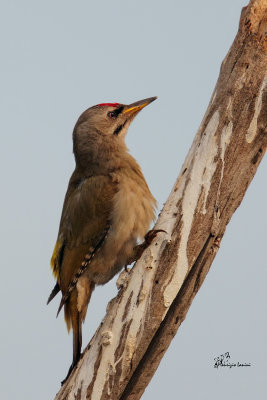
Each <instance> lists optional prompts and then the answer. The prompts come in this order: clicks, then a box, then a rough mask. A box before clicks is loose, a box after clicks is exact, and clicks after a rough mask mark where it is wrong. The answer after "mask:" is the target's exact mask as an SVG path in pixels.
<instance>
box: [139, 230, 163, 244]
mask: <svg viewBox="0 0 267 400" xmlns="http://www.w3.org/2000/svg"><path fill="white" fill-rule="evenodd" d="M160 232H164V233H167V232H166V231H164V230H163V229H151V230H150V231H148V232H147V234H146V236H145V242H144V243H145V245H146V247H145V248H147V247H148V246H149V245H150V244H151V243H152V242H153V240H154V239H155V237H156V236H157V234H158V233H160Z"/></svg>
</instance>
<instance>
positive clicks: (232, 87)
mask: <svg viewBox="0 0 267 400" xmlns="http://www.w3.org/2000/svg"><path fill="white" fill-rule="evenodd" d="M266 30H267V2H266V0H251V2H250V4H249V5H248V6H247V7H245V8H244V9H243V11H242V14H241V19H240V25H239V31H238V33H237V36H236V38H235V40H234V43H233V45H232V47H231V48H230V50H229V52H228V54H227V55H226V57H225V59H224V61H223V63H222V66H221V71H220V76H219V79H218V82H217V84H216V87H215V89H214V93H213V95H212V98H211V101H210V104H209V106H208V109H207V111H206V114H205V116H204V118H203V121H202V123H201V126H200V128H199V130H198V132H197V134H196V137H195V139H194V142H193V144H192V147H191V149H190V151H189V153H188V155H187V158H186V160H185V162H184V165H183V167H182V170H181V171H182V172H181V173H180V175H179V177H178V179H177V181H176V183H175V185H174V188H173V190H172V192H171V194H170V196H169V198H168V200H167V202H166V204H165V206H164V209H163V211H162V212H161V214H160V216H159V218H158V221H157V223H156V226H155V228H156V229H163V230H165V231H166V232H167V234H165V233H159V234H158V236H157V238H156V239H155V240H154V242H153V243H152V245H151V246H150V247H149V248H148V249H147V250H146V251H145V252H144V254H143V256H142V257H141V259H140V260H139V261H138V262H137V263H136V265H135V267H134V268H133V269H132V270H131V271H130V274H127V273H126V272H125V271H124V272H122V274H121V276H120V277H119V280H118V286H119V287H120V291H119V293H118V295H117V297H116V298H115V299H113V300H112V301H111V302H110V303H109V306H108V311H107V315H106V317H105V318H104V320H103V322H102V324H101V325H100V327H99V328H98V330H97V332H96V333H95V335H94V337H93V338H92V340H91V341H90V343H89V345H88V346H87V348H86V350H85V352H84V354H83V357H82V359H81V361H80V362H79V364H78V366H77V368H76V369H75V370H74V371H73V373H72V374H71V376H70V378H69V379H68V381H67V382H66V383H65V385H64V386H63V387H62V388H61V390H60V392H59V393H58V394H57V396H56V399H57V400H63V399H64V400H67V399H68V400H72V399H73V400H74V399H77V400H78V399H92V400H100V399H101V400H104V399H112V400H116V399H120V400H126V399H127V400H136V399H139V398H140V397H141V395H142V393H143V392H144V390H145V388H146V386H147V385H148V383H149V381H150V379H151V378H152V376H153V374H154V372H155V371H156V369H157V367H158V365H159V363H160V361H161V359H162V357H163V355H164V353H165V351H166V350H167V348H168V346H169V344H170V342H171V340H172V338H173V337H174V335H175V334H176V332H177V329H178V327H179V326H180V324H181V323H182V321H183V320H184V318H185V317H186V313H187V311H188V309H189V307H190V305H191V303H192V301H193V299H194V296H195V295H196V293H197V291H198V290H199V288H200V286H201V284H202V283H203V281H204V279H205V276H206V274H207V273H208V271H209V268H210V266H211V263H212V261H213V259H214V257H215V256H216V254H217V251H218V249H219V246H220V241H221V238H222V237H223V234H224V232H225V229H226V226H227V224H228V222H229V221H230V219H231V217H232V215H233V213H234V211H235V210H236V209H237V207H238V206H239V205H240V203H241V201H242V199H243V197H244V194H245V192H246V190H247V187H248V185H249V183H250V182H251V180H252V178H253V176H254V174H255V173H256V170H257V168H258V165H259V163H260V161H261V159H262V158H263V155H264V153H265V150H266V145H267V139H266V121H267V109H266V103H267V102H266V100H267V88H266V86H267V76H266V65H267V42H266Z"/></svg>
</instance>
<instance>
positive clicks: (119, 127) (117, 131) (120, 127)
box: [113, 121, 126, 135]
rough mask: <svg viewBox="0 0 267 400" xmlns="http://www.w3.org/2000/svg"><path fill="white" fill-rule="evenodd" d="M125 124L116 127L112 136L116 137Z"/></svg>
mask: <svg viewBox="0 0 267 400" xmlns="http://www.w3.org/2000/svg"><path fill="white" fill-rule="evenodd" d="M125 124H126V121H125V122H124V123H123V124H121V125H118V126H117V128H116V129H115V131H114V132H113V135H118V134H119V133H120V131H121V130H122V128H123V127H124V125H125Z"/></svg>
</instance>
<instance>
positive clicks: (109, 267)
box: [47, 97, 158, 377]
mask: <svg viewBox="0 0 267 400" xmlns="http://www.w3.org/2000/svg"><path fill="white" fill-rule="evenodd" d="M156 98H157V97H151V98H148V99H144V100H141V101H137V102H135V103H132V104H129V105H125V104H120V103H102V104H98V105H96V106H93V107H91V108H88V109H87V110H86V111H84V112H83V113H82V114H81V116H80V117H79V119H78V121H77V123H76V125H75V127H74V130H73V153H74V157H75V162H76V167H75V170H74V172H73V174H72V175H71V178H70V181H69V185H68V188H67V192H66V195H65V200H64V203H63V210H62V215H61V220H60V225H59V232H58V237H57V241H56V245H55V248H54V252H53V255H52V258H51V268H52V271H53V274H54V276H55V278H56V285H55V287H54V289H53V290H52V292H51V294H50V296H49V298H48V301H47V304H48V303H49V302H50V301H51V300H52V299H53V298H54V297H55V296H56V294H57V293H58V292H60V291H61V293H62V299H61V302H60V305H59V309H58V313H59V312H60V310H61V308H62V307H63V306H64V313H65V321H66V325H67V329H68V331H70V329H72V331H73V360H72V364H71V367H70V369H69V373H68V375H67V377H68V376H69V374H70V372H71V371H72V369H73V367H74V366H75V365H76V364H77V362H78V361H79V359H80V356H81V346H82V322H83V321H84V319H85V316H86V312H87V307H88V303H89V301H90V297H91V294H92V292H93V290H94V287H95V285H103V284H105V283H106V282H108V281H109V280H110V279H112V278H113V277H114V275H115V274H117V273H118V272H119V271H120V270H121V269H122V268H123V267H124V266H126V265H128V264H130V263H131V262H133V261H135V260H136V259H137V258H139V256H140V254H141V253H142V252H143V250H144V248H146V247H147V245H148V244H149V243H151V241H152V240H153V238H154V237H155V234H156V233H157V232H158V231H149V232H148V229H149V226H150V224H151V222H152V221H153V220H154V218H155V208H156V200H155V199H154V197H153V196H152V194H151V192H150V190H149V188H148V185H147V183H146V181H145V178H144V176H143V173H142V171H141V168H140V166H139V165H138V163H137V162H136V160H135V159H134V158H133V157H132V156H131V155H130V154H129V152H128V149H127V147H126V144H125V136H126V133H127V131H128V128H129V125H130V124H131V122H132V120H133V119H134V118H135V116H136V115H137V114H138V113H139V111H140V110H141V109H142V108H144V107H145V106H147V105H148V104H149V103H151V102H152V101H154V100H156ZM147 232H148V233H147ZM143 238H145V240H144V242H143V243H142V244H139V245H137V243H138V240H142V239H143Z"/></svg>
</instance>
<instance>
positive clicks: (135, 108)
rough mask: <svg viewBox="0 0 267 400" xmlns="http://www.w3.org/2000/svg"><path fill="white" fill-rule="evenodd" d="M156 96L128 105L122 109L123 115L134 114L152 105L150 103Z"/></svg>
mask: <svg viewBox="0 0 267 400" xmlns="http://www.w3.org/2000/svg"><path fill="white" fill-rule="evenodd" d="M156 99H157V96H155V97H149V98H148V99H144V100H139V101H136V102H135V103H132V104H129V105H128V106H125V107H124V110H123V114H127V113H130V114H135V113H136V112H138V111H140V110H142V108H144V107H146V106H147V105H148V104H150V103H152V101H154V100H156Z"/></svg>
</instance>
